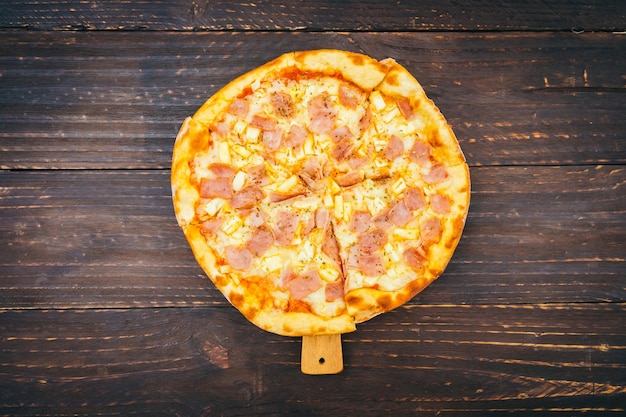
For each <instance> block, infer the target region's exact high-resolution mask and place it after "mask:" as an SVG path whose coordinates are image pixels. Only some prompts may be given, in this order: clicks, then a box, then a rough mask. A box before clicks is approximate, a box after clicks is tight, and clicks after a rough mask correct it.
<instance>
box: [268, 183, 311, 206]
mask: <svg viewBox="0 0 626 417" xmlns="http://www.w3.org/2000/svg"><path fill="white" fill-rule="evenodd" d="M300 195H306V189H304V187H302V186H299V187H296V188H294V189H293V190H290V191H289V192H286V193H279V192H277V191H270V192H269V199H270V201H271V202H272V203H278V202H280V201H286V200H289V199H290V198H294V197H298V196H300Z"/></svg>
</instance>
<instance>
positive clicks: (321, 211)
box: [315, 207, 330, 229]
mask: <svg viewBox="0 0 626 417" xmlns="http://www.w3.org/2000/svg"><path fill="white" fill-rule="evenodd" d="M329 224H330V212H329V211H328V209H327V208H326V207H321V208H318V209H317V210H316V211H315V227H317V228H318V229H326V228H327V227H328V225H329Z"/></svg>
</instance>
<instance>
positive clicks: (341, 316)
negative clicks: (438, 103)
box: [171, 50, 470, 336]
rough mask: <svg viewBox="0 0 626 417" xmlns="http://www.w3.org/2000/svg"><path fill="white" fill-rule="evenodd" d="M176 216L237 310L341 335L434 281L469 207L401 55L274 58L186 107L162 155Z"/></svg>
mask: <svg viewBox="0 0 626 417" xmlns="http://www.w3.org/2000/svg"><path fill="white" fill-rule="evenodd" d="M172 159H173V161H172V174H171V183H172V196H173V202H174V210H175V214H176V218H177V221H178V224H179V225H180V226H181V227H182V230H183V232H184V234H185V236H186V238H187V240H188V242H189V244H190V246H191V249H192V251H193V254H194V256H195V258H196V260H197V261H198V263H199V265H200V266H201V267H202V269H203V270H204V271H205V273H206V274H207V275H208V277H209V278H210V279H211V280H212V282H213V283H214V284H215V286H216V287H217V288H218V289H219V290H220V291H221V292H222V293H223V294H224V295H225V297H226V298H227V299H228V300H229V301H230V303H231V304H232V305H234V306H235V307H236V308H237V309H238V310H239V311H240V312H241V313H242V314H243V315H244V316H245V317H246V318H247V319H248V320H250V321H251V322H252V323H254V324H256V325H257V326H259V327H260V328H262V329H265V330H268V331H271V332H274V333H277V334H280V335H289V336H308V335H324V334H337V333H347V332H351V331H353V330H355V326H356V324H357V323H361V322H363V321H366V320H368V319H370V318H372V317H374V316H375V315H378V314H380V313H383V312H386V311H389V310H391V309H394V308H396V307H398V306H400V305H402V304H404V303H406V302H407V301H408V300H409V299H411V298H412V297H413V296H414V295H415V294H417V293H418V292H420V291H421V290H422V289H424V288H425V287H426V286H427V285H428V284H430V283H431V282H432V281H433V280H435V279H436V278H437V277H439V276H440V275H441V274H442V272H443V271H444V268H445V267H446V265H447V264H448V262H449V260H450V258H451V257H452V254H453V252H454V250H455V247H456V246H457V243H458V241H459V239H460V236H461V233H462V230H463V227H464V224H465V219H466V215H467V211H468V207H469V198H470V179H469V170H468V166H467V164H466V162H465V158H464V156H463V153H462V151H461V149H460V147H459V144H458V142H457V140H456V138H455V136H454V133H453V132H452V129H451V128H450V126H449V125H448V124H447V122H446V121H445V119H444V117H443V116H442V115H441V113H440V112H439V110H438V109H437V107H435V105H434V104H433V102H432V101H431V100H430V99H428V98H427V97H426V95H425V93H424V91H423V89H422V87H421V86H420V84H419V83H418V82H417V81H416V79H415V78H414V77H413V76H412V75H411V74H410V73H409V72H408V71H407V70H406V69H405V68H404V67H403V66H401V65H400V64H398V63H397V62H395V61H394V60H393V59H390V58H387V59H384V60H382V61H378V60H376V59H374V58H371V57H368V56H365V55H362V54H357V53H352V52H346V51H340V50H313V51H298V52H290V53H286V54H284V55H282V56H280V57H278V58H276V59H274V60H273V61H271V62H269V63H267V64H265V65H262V66H260V67H258V68H256V69H254V70H252V71H250V72H248V73H246V74H244V75H242V76H240V77H238V78H236V79H235V80H234V81H232V82H230V83H229V84H227V85H226V86H224V87H223V88H221V89H220V90H219V91H218V92H216V93H215V94H214V95H213V96H212V97H210V98H209V99H208V100H207V101H206V103H205V104H204V105H202V106H201V107H200V108H199V109H198V110H197V112H196V113H195V114H194V115H193V117H189V118H187V119H186V120H185V121H184V123H183V125H182V127H181V128H180V131H179V133H178V136H177V138H176V142H175V145H174V150H173V157H172Z"/></svg>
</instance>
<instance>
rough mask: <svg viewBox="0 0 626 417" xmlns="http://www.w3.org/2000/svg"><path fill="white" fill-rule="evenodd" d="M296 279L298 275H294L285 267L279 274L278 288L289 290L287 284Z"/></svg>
mask: <svg viewBox="0 0 626 417" xmlns="http://www.w3.org/2000/svg"><path fill="white" fill-rule="evenodd" d="M296 278H298V274H296V273H295V272H293V270H292V269H291V268H289V267H288V266H286V267H285V268H284V269H283V270H282V272H281V273H280V286H281V287H282V288H285V289H287V288H289V283H290V282H291V281H293V280H294V279H296Z"/></svg>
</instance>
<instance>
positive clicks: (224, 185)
mask: <svg viewBox="0 0 626 417" xmlns="http://www.w3.org/2000/svg"><path fill="white" fill-rule="evenodd" d="M232 196H233V184H232V181H231V179H230V178H211V179H206V178H203V179H202V181H200V197H202V198H216V197H219V198H226V199H229V198H231V197H232Z"/></svg>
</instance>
